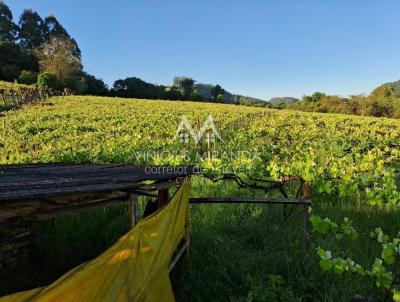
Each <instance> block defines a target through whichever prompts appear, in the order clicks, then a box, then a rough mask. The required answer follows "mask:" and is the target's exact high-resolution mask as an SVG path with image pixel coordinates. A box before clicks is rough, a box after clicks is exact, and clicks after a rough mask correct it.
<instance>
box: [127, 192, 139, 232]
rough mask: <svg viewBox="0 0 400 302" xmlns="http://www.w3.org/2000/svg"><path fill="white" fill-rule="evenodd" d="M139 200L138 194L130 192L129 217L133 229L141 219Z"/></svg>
mask: <svg viewBox="0 0 400 302" xmlns="http://www.w3.org/2000/svg"><path fill="white" fill-rule="evenodd" d="M138 200H139V196H138V195H137V194H134V193H130V194H129V217H130V226H131V229H133V227H134V226H135V225H136V224H137V223H138V221H139V213H138V212H139V211H138Z"/></svg>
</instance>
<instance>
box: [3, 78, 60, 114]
mask: <svg viewBox="0 0 400 302" xmlns="http://www.w3.org/2000/svg"><path fill="white" fill-rule="evenodd" d="M51 95H55V93H54V92H51V91H50V90H46V89H39V88H38V87H36V85H24V84H17V83H9V82H4V81H0V112H1V111H6V110H10V109H13V108H17V107H19V106H21V105H23V104H26V103H30V102H33V101H36V100H41V99H45V98H48V97H50V96H51Z"/></svg>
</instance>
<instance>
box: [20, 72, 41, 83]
mask: <svg viewBox="0 0 400 302" xmlns="http://www.w3.org/2000/svg"><path fill="white" fill-rule="evenodd" d="M18 82H19V83H21V84H26V85H32V84H36V83H37V74H36V73H34V72H32V71H28V70H22V71H21V73H20V75H19V77H18Z"/></svg>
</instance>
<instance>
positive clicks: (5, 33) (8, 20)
mask: <svg viewBox="0 0 400 302" xmlns="http://www.w3.org/2000/svg"><path fill="white" fill-rule="evenodd" d="M17 32H18V26H17V25H16V24H15V23H14V21H13V16H12V13H11V10H10V9H9V8H8V6H7V5H6V4H5V3H4V2H3V1H1V0H0V40H1V41H8V42H15V40H16V37H17Z"/></svg>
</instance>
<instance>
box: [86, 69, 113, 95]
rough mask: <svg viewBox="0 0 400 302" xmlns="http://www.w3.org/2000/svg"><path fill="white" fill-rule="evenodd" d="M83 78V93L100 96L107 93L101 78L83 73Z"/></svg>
mask: <svg viewBox="0 0 400 302" xmlns="http://www.w3.org/2000/svg"><path fill="white" fill-rule="evenodd" d="M84 78H85V82H86V85H87V89H86V91H84V92H85V94H90V95H102V96H104V95H107V94H108V89H107V86H106V84H105V83H104V82H103V81H102V80H100V79H97V78H96V77H95V76H92V75H90V74H85V75H84Z"/></svg>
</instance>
